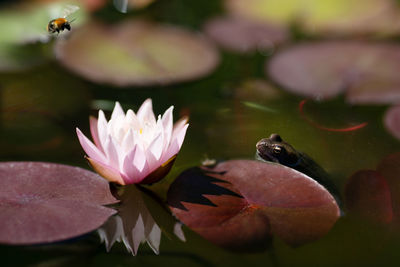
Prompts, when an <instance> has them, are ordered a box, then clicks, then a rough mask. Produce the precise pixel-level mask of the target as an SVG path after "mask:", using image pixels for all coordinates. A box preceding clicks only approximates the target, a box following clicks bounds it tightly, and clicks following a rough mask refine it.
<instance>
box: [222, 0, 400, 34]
mask: <svg viewBox="0 0 400 267" xmlns="http://www.w3.org/2000/svg"><path fill="white" fill-rule="evenodd" d="M225 2H226V8H227V9H228V10H229V11H230V12H231V13H233V14H235V15H238V16H242V17H246V18H249V19H253V20H258V21H267V22H273V23H279V24H282V25H288V24H291V23H293V22H297V23H298V24H299V26H300V27H301V28H302V29H303V30H304V31H306V32H308V33H312V34H315V33H317V34H323V35H330V36H331V35H335V34H336V35H350V34H352V35H354V34H377V35H383V34H395V33H399V32H400V24H399V23H398V21H399V18H400V12H399V9H398V7H397V6H396V2H395V1H391V0H351V1H349V0H324V1H320V0H249V1H242V0H225ZM371 21H373V23H371Z"/></svg>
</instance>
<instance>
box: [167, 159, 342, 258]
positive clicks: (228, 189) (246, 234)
mask: <svg viewBox="0 0 400 267" xmlns="http://www.w3.org/2000/svg"><path fill="white" fill-rule="evenodd" d="M168 203H169V206H170V208H171V209H172V212H173V213H174V214H175V215H176V216H177V218H178V219H180V220H181V221H182V222H183V223H184V224H185V225H187V226H188V227H189V228H191V229H192V230H194V231H195V232H197V233H198V234H200V235H201V236H203V237H204V238H206V239H208V240H210V241H211V242H213V243H215V244H217V245H220V246H223V247H225V248H229V249H232V250H240V251H257V250H262V249H265V247H266V246H267V245H268V243H269V241H270V239H271V237H272V236H273V235H277V236H278V237H280V238H281V239H283V240H284V241H285V242H286V243H288V244H289V245H292V246H297V245H302V244H305V243H308V242H311V241H315V240H317V239H319V238H321V237H322V236H324V235H325V234H327V233H328V232H329V230H330V229H331V228H332V226H333V225H334V223H335V222H336V220H337V219H338V217H339V208H338V206H337V204H336V202H335V200H334V198H333V197H332V196H331V195H330V194H329V192H328V191H327V190H326V189H325V188H324V187H322V186H321V185H319V184H318V183H317V182H315V181H314V180H313V179H311V178H309V177H308V176H306V175H304V174H302V173H300V172H297V171H295V170H293V169H291V168H288V167H285V166H282V165H280V164H274V163H264V162H258V161H251V160H231V161H226V162H222V163H219V164H218V165H216V166H215V167H214V168H207V167H202V168H191V169H189V170H187V171H185V172H183V173H182V174H181V175H180V176H179V177H178V178H177V179H176V180H175V181H174V182H173V183H172V184H171V187H170V188H169V190H168ZM249 226H251V227H249Z"/></svg>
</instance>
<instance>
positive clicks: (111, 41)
mask: <svg viewBox="0 0 400 267" xmlns="http://www.w3.org/2000/svg"><path fill="white" fill-rule="evenodd" d="M182 47H184V48H185V49H182ZM56 54H57V56H58V58H59V60H60V61H61V62H62V63H63V64H64V65H65V66H67V67H68V68H70V69H71V70H73V71H74V72H77V73H78V74H80V75H82V76H84V77H85V78H87V79H89V80H91V81H93V82H98V83H109V84H113V85H115V86H128V85H154V84H169V83H174V82H179V81H186V80H191V79H195V78H199V77H202V76H204V75H206V74H208V73H210V72H211V71H212V70H213V69H214V68H215V67H216V65H217V63H218V61H219V56H218V54H217V51H216V50H215V48H214V47H213V46H212V45H210V44H209V42H207V41H206V40H205V39H204V38H202V37H201V36H200V35H197V34H194V33H190V32H188V31H185V30H183V29H180V28H177V27H172V26H166V25H158V24H152V23H148V22H143V21H126V22H124V23H122V24H119V25H113V26H109V25H104V24H102V23H101V22H94V23H92V24H90V25H87V26H85V27H82V28H80V29H79V30H77V31H76V32H75V33H74V34H73V35H71V36H70V38H69V39H68V40H66V41H64V40H60V41H59V42H57V45H56ZM194 63H195V64H194Z"/></svg>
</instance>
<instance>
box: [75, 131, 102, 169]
mask: <svg viewBox="0 0 400 267" xmlns="http://www.w3.org/2000/svg"><path fill="white" fill-rule="evenodd" d="M76 134H77V135H78V139H79V142H80V143H81V146H82V148H83V150H85V152H86V154H88V156H89V157H91V158H92V159H95V160H97V161H99V162H107V159H106V158H105V157H104V154H103V153H102V152H101V151H100V150H99V149H98V148H97V147H96V146H95V145H94V144H93V143H92V142H91V141H90V140H89V139H88V138H87V137H86V136H85V135H84V134H83V133H82V132H81V130H79V129H78V128H76Z"/></svg>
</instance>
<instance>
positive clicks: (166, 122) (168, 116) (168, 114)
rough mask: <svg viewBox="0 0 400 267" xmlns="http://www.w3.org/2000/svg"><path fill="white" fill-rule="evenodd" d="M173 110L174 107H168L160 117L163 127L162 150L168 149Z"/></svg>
mask: <svg viewBox="0 0 400 267" xmlns="http://www.w3.org/2000/svg"><path fill="white" fill-rule="evenodd" d="M173 110H174V106H171V107H169V109H167V110H166V111H165V112H164V115H163V116H162V123H163V126H164V135H165V136H164V149H165V148H167V147H168V145H169V142H170V141H171V135H172V127H173V116H172V111H173Z"/></svg>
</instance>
